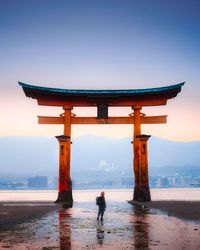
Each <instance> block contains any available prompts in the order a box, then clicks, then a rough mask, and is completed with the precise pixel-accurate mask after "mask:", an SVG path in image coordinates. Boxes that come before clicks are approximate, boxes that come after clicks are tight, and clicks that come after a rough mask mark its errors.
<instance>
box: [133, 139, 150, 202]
mask: <svg viewBox="0 0 200 250" xmlns="http://www.w3.org/2000/svg"><path fill="white" fill-rule="evenodd" d="M150 137H151V136H150V135H137V136H136V139H137V140H138V146H139V191H138V201H151V195H150V190H149V175H148V150H147V141H148V139H149V138H150Z"/></svg>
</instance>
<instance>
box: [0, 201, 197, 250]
mask: <svg viewBox="0 0 200 250" xmlns="http://www.w3.org/2000/svg"><path fill="white" fill-rule="evenodd" d="M199 206H200V201H199V202H185V201H181V202H180V201H177V202H174V201H164V202H163V201H153V202H149V203H137V204H135V206H133V205H131V204H129V203H128V202H127V201H123V202H122V201H119V202H116V201H114V202H109V203H107V209H106V212H105V215H104V220H103V221H102V222H100V221H97V220H96V218H97V217H96V216H97V211H98V207H97V206H96V205H95V203H94V202H91V201H90V202H87V201H85V202H74V206H73V208H69V209H65V208H63V207H62V205H61V204H55V203H53V202H46V201H39V202H35V201H32V202H27V201H26V202H0V222H1V223H0V238H1V240H0V248H1V249H7V248H10V249H16V250H21V249H38V250H39V249H77V250H79V249H80V250H81V249H100V248H101V249H166V250H167V249H182V247H183V246H187V249H199V247H200V241H199V232H200V224H199V222H200V220H199V219H200V218H199V216H197V217H196V218H197V220H196V221H194V220H192V221H191V219H194V217H191V214H192V213H193V214H194V213H195V211H196V209H198V208H199ZM193 208H194V210H193ZM153 209H154V210H153ZM170 209H171V210H170ZM172 210H173V213H172ZM163 211H164V213H168V215H169V216H170V217H167V216H166V215H165V214H164V213H162V212H163ZM166 211H168V212H166ZM177 211H178V212H177ZM188 211H190V213H189V214H188ZM175 212H177V214H176V215H178V216H176V217H174V213H175ZM183 212H184V213H186V215H184V216H183V214H182V213H183ZM198 214H199V210H198ZM177 218H178V219H177ZM181 218H182V219H181ZM185 219H186V220H188V221H186V220H185ZM194 222H195V223H194Z"/></svg>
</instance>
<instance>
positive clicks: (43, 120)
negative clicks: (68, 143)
mask: <svg viewBox="0 0 200 250" xmlns="http://www.w3.org/2000/svg"><path fill="white" fill-rule="evenodd" d="M64 119H65V118H64V116H61V117H51V116H38V123H39V124H64ZM162 123H167V116H166V115H162V116H141V124H162ZM71 124H75V125H81V124H88V125H89V124H134V116H128V117H109V118H107V119H98V118H96V117H76V116H75V117H72V118H71Z"/></svg>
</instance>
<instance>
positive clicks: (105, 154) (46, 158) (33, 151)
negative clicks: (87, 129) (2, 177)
mask: <svg viewBox="0 0 200 250" xmlns="http://www.w3.org/2000/svg"><path fill="white" fill-rule="evenodd" d="M132 151H133V150H132V144H131V138H126V139H112V138H108V137H102V136H94V135H85V136H81V137H79V138H75V139H73V144H72V171H81V172H82V170H90V169H96V170H101V169H104V170H105V169H108V170H109V169H113V170H116V171H117V170H123V169H129V168H132V158H133V155H132ZM165 166H171V168H172V169H173V166H176V167H182V168H183V167H185V166H200V142H199V141H193V142H174V141H169V140H164V139H160V138H156V137H151V138H150V140H149V167H150V169H156V168H158V167H165ZM57 169H58V144H57V141H56V139H55V138H53V137H52V138H49V137H13V136H11V137H0V173H2V174H3V173H28V174H29V173H39V172H57Z"/></svg>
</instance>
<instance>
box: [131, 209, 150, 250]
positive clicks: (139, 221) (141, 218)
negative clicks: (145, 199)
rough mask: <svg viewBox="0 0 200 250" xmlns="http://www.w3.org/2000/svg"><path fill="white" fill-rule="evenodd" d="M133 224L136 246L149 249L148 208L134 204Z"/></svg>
mask: <svg viewBox="0 0 200 250" xmlns="http://www.w3.org/2000/svg"><path fill="white" fill-rule="evenodd" d="M133 212H134V214H133V215H132V216H133V226H134V228H133V229H134V230H133V233H134V241H135V247H136V248H138V249H149V223H148V208H142V207H139V206H133Z"/></svg>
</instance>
